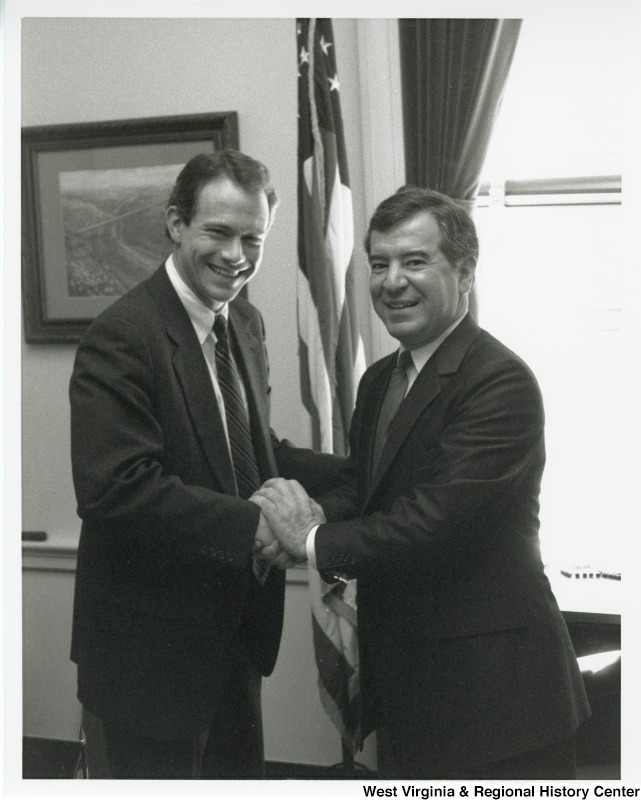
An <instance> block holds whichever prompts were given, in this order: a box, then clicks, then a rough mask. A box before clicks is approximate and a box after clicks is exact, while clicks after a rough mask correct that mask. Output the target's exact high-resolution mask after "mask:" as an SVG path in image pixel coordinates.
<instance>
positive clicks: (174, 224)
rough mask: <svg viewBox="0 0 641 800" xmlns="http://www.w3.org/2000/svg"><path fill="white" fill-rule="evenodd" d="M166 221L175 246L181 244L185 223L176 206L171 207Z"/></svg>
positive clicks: (167, 211)
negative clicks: (181, 234) (181, 233)
mask: <svg viewBox="0 0 641 800" xmlns="http://www.w3.org/2000/svg"><path fill="white" fill-rule="evenodd" d="M165 221H166V222H167V232H168V233H169V236H170V238H171V240H172V242H173V243H174V244H178V242H180V232H181V230H182V225H183V221H182V219H181V218H180V214H179V213H178V210H177V208H176V206H169V207H168V208H167V210H166V211H165Z"/></svg>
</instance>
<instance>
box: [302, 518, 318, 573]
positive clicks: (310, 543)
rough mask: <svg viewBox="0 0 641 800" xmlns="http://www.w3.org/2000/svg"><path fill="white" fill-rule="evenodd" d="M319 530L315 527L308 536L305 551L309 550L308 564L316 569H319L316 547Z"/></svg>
mask: <svg viewBox="0 0 641 800" xmlns="http://www.w3.org/2000/svg"><path fill="white" fill-rule="evenodd" d="M317 530H318V525H314V527H313V528H312V529H311V531H310V532H309V533H308V534H307V540H306V541H305V550H307V563H308V564H310V565H311V566H312V567H314V569H318V567H317V566H316V549H315V546H314V542H315V538H316V531H317Z"/></svg>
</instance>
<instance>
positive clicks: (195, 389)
mask: <svg viewBox="0 0 641 800" xmlns="http://www.w3.org/2000/svg"><path fill="white" fill-rule="evenodd" d="M151 291H152V294H153V296H154V298H155V300H156V303H157V305H158V308H159V311H160V314H161V318H162V320H163V321H164V324H165V328H166V330H167V334H168V337H169V339H170V341H171V344H170V346H172V347H173V348H174V352H173V355H172V363H173V365H174V370H175V372H176V377H177V379H178V381H179V383H180V385H181V388H182V392H183V395H184V397H185V402H186V405H187V408H188V409H189V413H190V415H191V418H192V421H193V423H194V428H195V430H196V433H197V435H198V438H199V439H200V441H201V444H202V446H203V450H204V451H205V454H206V456H207V459H208V460H209V463H210V464H211V467H212V469H213V470H214V472H215V474H216V476H217V478H218V480H219V482H220V486H221V489H222V491H223V492H225V493H227V494H235V493H236V481H235V478H234V468H233V465H232V462H231V457H230V455H229V449H228V448H227V447H225V445H224V442H225V440H226V436H225V428H224V426H223V421H222V418H221V416H220V410H219V408H218V403H217V402H216V395H215V393H214V389H213V387H212V384H211V378H210V376H209V370H208V369H207V364H206V362H205V359H204V356H203V352H202V348H201V346H200V342H199V341H198V337H197V336H196V333H195V331H194V328H193V325H192V324H191V320H190V319H189V316H188V314H187V312H186V311H185V309H184V307H183V305H182V303H181V302H180V299H179V298H178V295H177V294H176V292H175V290H174V287H173V286H172V285H171V282H170V280H169V278H168V277H167V273H166V271H165V268H164V266H163V267H161V268H160V269H159V270H158V271H157V272H156V273H155V274H154V275H153V276H152V278H151Z"/></svg>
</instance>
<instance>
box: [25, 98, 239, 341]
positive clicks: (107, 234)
mask: <svg viewBox="0 0 641 800" xmlns="http://www.w3.org/2000/svg"><path fill="white" fill-rule="evenodd" d="M223 147H234V148H237V147H238V118H237V114H236V112H235V111H227V112H220V113H212V114H196V115H188V116H187V115H186V116H174V117H151V118H146V119H137V120H136V119H128V120H111V121H108V122H90V123H80V124H73V125H49V126H41V127H33V128H23V130H22V294H23V312H24V326H25V339H26V341H27V342H28V343H46V342H57V343H64V342H77V341H79V340H80V338H81V336H82V334H83V333H84V331H85V330H86V328H87V326H88V325H89V323H90V322H91V321H92V320H93V319H94V318H95V317H96V316H97V315H98V314H99V313H100V312H101V311H103V310H104V309H105V308H107V306H109V305H110V304H111V303H112V302H113V301H114V300H115V299H116V298H117V297H119V296H120V295H122V294H124V293H125V292H126V291H128V290H129V289H131V288H132V287H133V286H135V285H136V284H137V283H139V282H140V281H141V280H143V279H144V278H146V277H148V276H149V275H150V274H151V273H152V272H153V271H154V270H155V269H156V268H157V267H158V266H159V265H160V264H161V263H162V262H163V261H164V259H166V258H167V256H168V255H169V253H170V252H171V241H170V239H169V238H168V236H167V233H166V229H165V223H164V210H165V207H166V204H167V200H168V198H169V193H170V191H171V188H172V186H173V184H174V181H175V179H176V177H177V175H178V173H179V172H180V169H181V168H182V167H183V166H184V164H185V163H186V162H187V161H188V160H189V159H190V158H192V156H195V155H197V154H198V153H203V152H206V151H211V150H218V149H221V148H223Z"/></svg>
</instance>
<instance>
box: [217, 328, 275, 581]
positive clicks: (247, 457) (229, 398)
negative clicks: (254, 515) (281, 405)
mask: <svg viewBox="0 0 641 800" xmlns="http://www.w3.org/2000/svg"><path fill="white" fill-rule="evenodd" d="M214 333H215V334H216V377H217V378H218V385H219V386H220V391H221V394H222V396H223V401H224V403H225V418H226V420H227V435H228V437H229V447H230V450H231V456H232V462H233V465H234V474H235V476H236V486H237V487H238V494H239V495H240V497H242V498H243V499H244V500H246V499H247V498H248V497H251V495H252V494H253V493H254V492H255V491H256V489H258V487H259V486H260V475H259V473H258V466H257V464H256V455H255V453H254V445H253V444H252V439H251V433H250V428H249V415H248V413H247V408H246V407H245V403H244V402H243V394H242V389H241V382H240V375H239V374H238V371H237V370H236V365H235V364H234V361H233V359H232V357H231V351H230V348H229V337H228V336H227V320H226V319H225V317H223V316H222V314H217V315H216V319H215V320H214ZM252 561H253V569H254V574H255V575H256V577H257V578H258V580H259V581H260V582H261V583H264V581H265V578H266V577H267V572H268V571H269V566H266V565H265V564H263V563H260V562H258V561H257V560H256V558H253V559H252Z"/></svg>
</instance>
